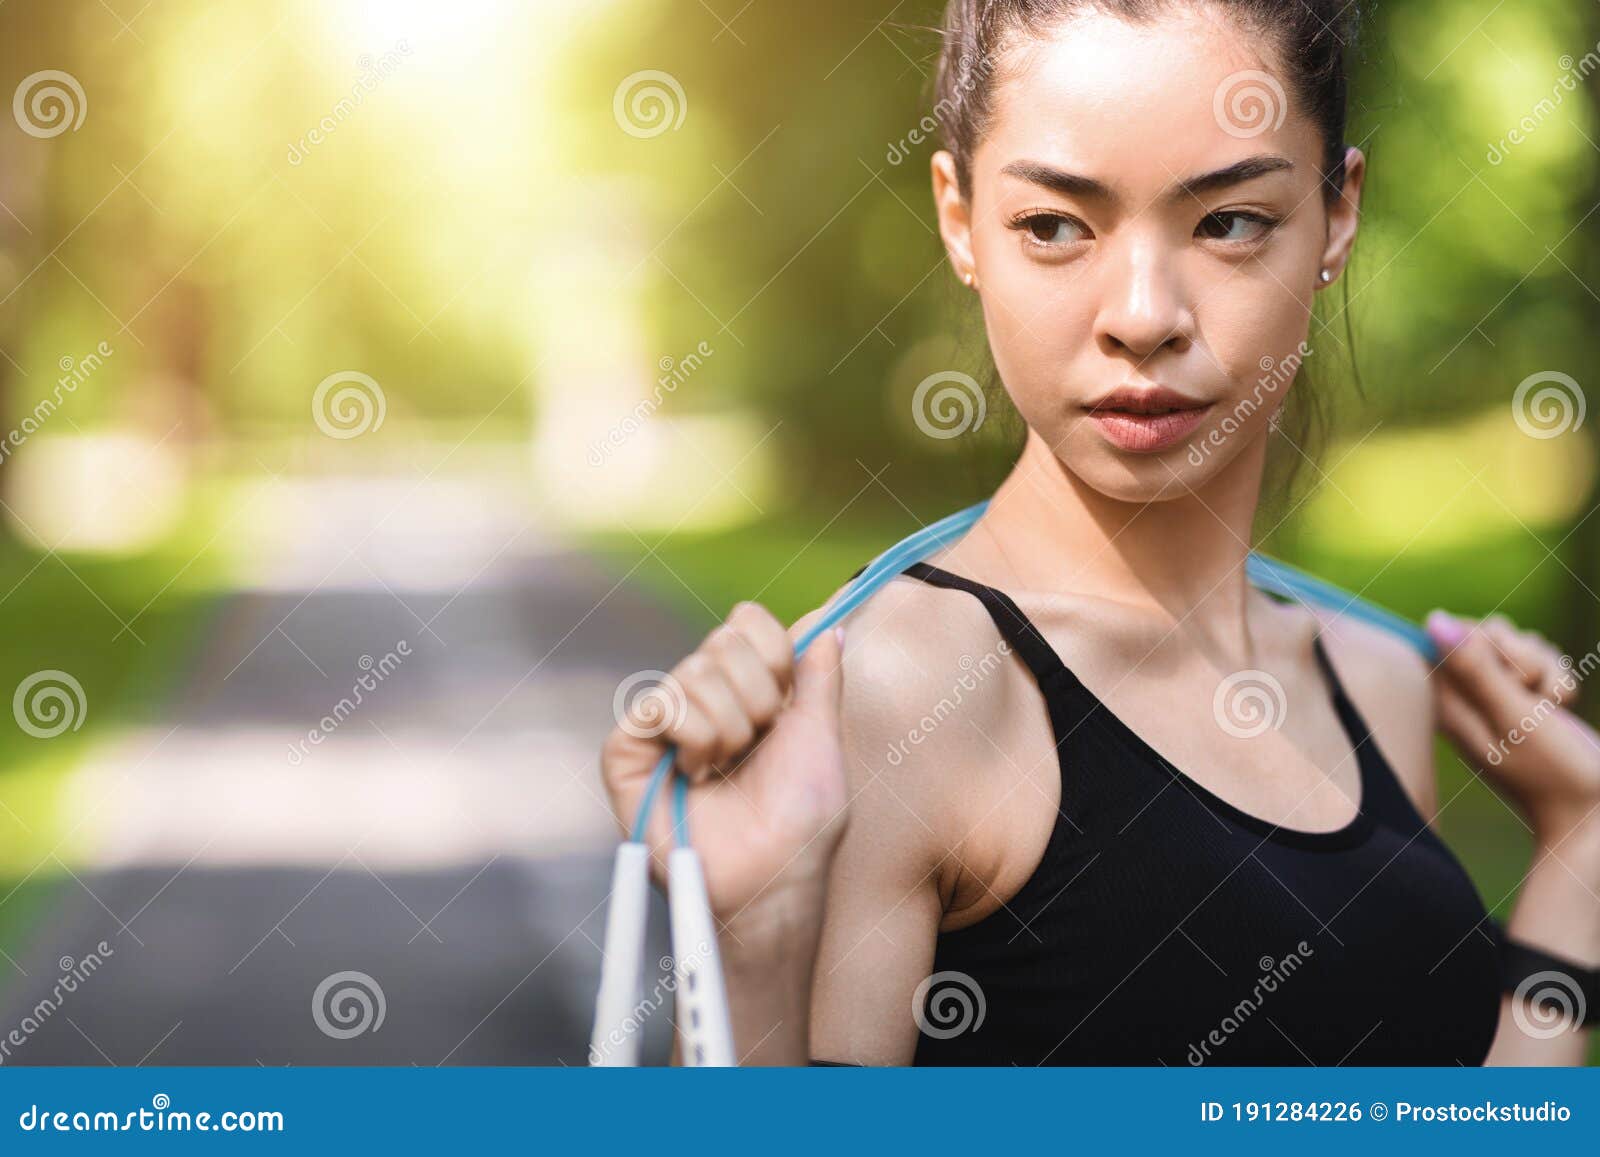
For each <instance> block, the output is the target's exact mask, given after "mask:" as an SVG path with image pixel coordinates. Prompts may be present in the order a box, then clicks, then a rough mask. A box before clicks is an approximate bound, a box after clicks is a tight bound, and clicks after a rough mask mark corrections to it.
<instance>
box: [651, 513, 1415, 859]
mask: <svg viewBox="0 0 1600 1157" xmlns="http://www.w3.org/2000/svg"><path fill="white" fill-rule="evenodd" d="M988 509H989V503H988V502H987V501H985V502H980V503H978V504H977V505H976V506H969V507H967V508H966V509H965V510H958V511H957V512H956V513H954V514H952V515H949V516H948V517H946V518H941V519H940V520H939V521H938V522H935V523H932V524H930V525H928V526H925V527H923V528H922V529H921V530H919V531H917V532H916V533H915V534H912V535H909V536H907V537H906V538H903V539H901V540H900V541H899V542H897V543H895V544H894V545H893V546H891V547H890V548H889V549H888V550H886V551H884V552H883V553H882V554H880V555H879V556H878V557H877V558H875V559H873V560H872V562H871V564H870V565H869V566H868V567H867V568H866V569H865V570H863V571H862V572H861V573H860V574H859V575H857V576H856V577H855V579H854V580H853V581H852V582H851V583H850V585H849V586H847V587H846V588H845V589H844V590H843V591H841V592H840V593H839V595H838V597H837V598H835V599H834V600H833V602H832V603H830V604H829V605H828V607H827V608H826V609H825V610H824V611H823V613H822V615H821V616H820V617H819V618H818V619H817V621H816V622H815V623H814V624H812V626H811V628H810V629H809V630H807V631H806V633H805V634H803V635H802V636H800V639H799V641H798V642H796V643H795V647H794V654H795V658H796V659H798V658H799V657H800V656H801V655H804V654H805V653H806V648H807V647H809V646H811V644H812V643H813V642H814V641H815V640H816V639H817V638H818V636H820V635H821V634H822V633H823V632H824V631H829V630H832V629H833V628H834V627H835V626H837V625H838V624H839V623H840V622H842V621H843V620H844V618H845V616H846V615H848V614H849V613H850V612H851V611H853V610H855V609H856V608H857V607H859V606H860V605H861V604H862V603H864V602H866V601H867V600H868V599H870V598H871V597H872V596H873V595H874V594H876V593H877V592H878V591H879V590H880V589H881V588H882V587H883V586H884V584H885V583H887V582H889V581H890V580H891V579H893V578H894V577H895V575H897V574H899V573H900V572H901V571H903V570H905V569H906V567H908V566H910V565H911V564H912V563H916V562H921V561H922V560H923V559H925V558H927V557H928V556H929V555H931V554H933V553H934V552H936V551H938V550H940V549H942V548H943V547H945V546H947V545H949V544H950V543H952V542H954V541H955V540H956V539H958V538H960V537H961V536H962V535H963V534H965V533H966V532H967V531H968V530H970V529H971V528H972V525H973V523H975V522H977V521H978V519H980V518H982V517H983V513H984V511H986V510H988ZM1245 574H1246V575H1247V576H1248V577H1249V579H1250V581H1251V582H1252V583H1254V584H1255V585H1256V586H1257V587H1258V588H1260V589H1261V590H1264V591H1266V592H1268V593H1269V594H1275V595H1281V596H1283V597H1285V598H1292V599H1298V600H1300V601H1302V602H1306V603H1311V604H1315V605H1319V606H1323V607H1328V608H1331V609H1333V610H1337V611H1340V612H1341V613H1343V614H1346V615H1350V616H1351V617H1353V618H1356V619H1360V620H1362V621H1363V622H1368V623H1371V624H1373V625H1374V626H1377V627H1381V628H1383V629H1384V630H1386V631H1390V632H1392V633H1393V634H1395V635H1398V636H1399V637H1400V638H1402V639H1404V640H1405V641H1406V642H1407V643H1409V644H1411V646H1412V647H1414V648H1415V649H1416V650H1417V651H1418V652H1420V653H1421V654H1422V656H1423V657H1424V658H1426V659H1427V660H1428V661H1429V662H1430V663H1433V662H1437V661H1438V658H1439V654H1438V649H1437V648H1436V647H1435V646H1434V643H1433V640H1432V639H1430V638H1429V637H1428V634H1427V632H1426V631H1424V630H1423V629H1422V628H1421V627H1419V626H1417V625H1416V624H1415V623H1413V622H1411V621H1409V620H1407V619H1403V618H1401V617H1400V616H1399V615H1397V614H1395V613H1394V612H1393V611H1389V610H1385V609H1384V608H1383V607H1380V606H1377V605H1376V604H1374V603H1370V602H1368V601H1366V600H1365V599H1362V598H1361V597H1359V596H1357V595H1353V594H1351V593H1350V592H1349V591H1346V590H1343V589H1342V588H1340V587H1337V586H1334V585H1333V584H1332V583H1329V582H1324V581H1323V580H1322V579H1319V578H1317V577H1316V576H1314V575H1310V574H1307V573H1306V572H1305V571H1303V570H1299V569H1297V568H1295V567H1292V566H1290V565H1289V564H1288V563H1285V562H1280V561H1278V560H1277V559H1274V558H1269V557H1267V556H1266V555H1264V554H1260V553H1257V552H1256V551H1251V552H1250V556H1249V558H1248V559H1247V560H1246V563H1245ZM676 756H677V748H676V747H673V746H669V747H668V748H667V750H666V751H665V752H664V753H662V756H661V760H660V762H658V763H657V764H656V766H655V770H654V771H653V772H652V773H651V775H650V782H649V784H648V785H647V786H646V788H645V793H644V798H643V800H641V801H640V804H639V811H638V814H637V815H636V816H635V817H634V821H633V832H632V835H631V837H630V838H631V839H632V840H634V841H635V842H639V843H642V842H644V836H645V828H646V825H648V824H649V822H650V812H651V810H652V809H653V808H654V807H655V802H656V796H657V795H659V794H660V792H661V785H662V784H663V783H665V782H666V780H667V777H668V776H669V775H671V774H672V765H673V760H674V759H675V758H676ZM688 793H689V782H688V780H687V779H685V778H684V777H683V776H678V777H677V779H676V780H675V782H674V784H673V799H672V813H673V836H674V839H675V840H676V842H677V843H679V844H683V843H685V842H687V806H686V801H687V799H688Z"/></svg>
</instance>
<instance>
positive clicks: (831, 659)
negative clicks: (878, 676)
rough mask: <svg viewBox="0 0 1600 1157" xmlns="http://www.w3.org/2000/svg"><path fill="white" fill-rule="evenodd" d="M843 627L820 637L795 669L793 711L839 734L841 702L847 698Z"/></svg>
mask: <svg viewBox="0 0 1600 1157" xmlns="http://www.w3.org/2000/svg"><path fill="white" fill-rule="evenodd" d="M843 631H844V628H842V627H836V628H834V629H833V630H831V631H824V632H822V634H820V635H818V636H817V638H816V641H815V642H813V643H812V644H811V646H810V647H809V648H807V650H806V653H805V655H804V656H802V657H801V659H800V662H799V665H798V666H797V668H796V669H795V676H794V708H795V710H796V711H800V712H804V713H805V714H807V715H809V716H810V717H811V718H812V719H814V720H816V721H817V722H819V723H821V724H823V725H824V726H826V727H828V728H830V729H831V730H832V731H833V732H835V733H837V731H838V729H839V702H840V700H841V699H842V698H843V697H844V666H843V663H842V662H841V660H842V658H843V640H842V639H841V637H840V636H841V635H842V634H843Z"/></svg>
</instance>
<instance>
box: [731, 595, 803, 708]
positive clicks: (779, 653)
mask: <svg viewBox="0 0 1600 1157" xmlns="http://www.w3.org/2000/svg"><path fill="white" fill-rule="evenodd" d="M728 626H730V627H732V628H733V629H734V630H735V631H737V632H739V635H740V636H741V637H742V638H743V639H744V641H745V642H746V643H748V644H749V645H750V648H751V649H752V650H753V651H755V653H756V655H757V656H758V657H759V658H760V660H761V664H762V666H764V667H766V669H767V670H769V671H771V672H772V677H773V678H774V679H776V680H777V683H778V689H779V691H780V693H781V694H783V695H787V694H788V693H789V685H790V683H791V682H793V680H794V642H793V640H791V639H790V638H789V632H788V630H786V629H785V628H784V625H783V624H782V623H780V622H779V621H778V620H777V618H776V616H774V615H773V613H772V612H771V611H769V610H767V608H766V607H764V606H762V605H761V604H760V603H740V604H739V605H738V606H736V607H734V608H733V610H732V611H731V612H729V614H728Z"/></svg>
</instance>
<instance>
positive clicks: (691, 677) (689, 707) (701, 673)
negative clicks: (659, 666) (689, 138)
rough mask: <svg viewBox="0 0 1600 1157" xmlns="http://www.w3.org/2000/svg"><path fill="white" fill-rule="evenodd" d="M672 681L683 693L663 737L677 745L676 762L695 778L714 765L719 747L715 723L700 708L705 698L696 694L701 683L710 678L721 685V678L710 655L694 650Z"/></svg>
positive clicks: (679, 666) (678, 666)
mask: <svg viewBox="0 0 1600 1157" xmlns="http://www.w3.org/2000/svg"><path fill="white" fill-rule="evenodd" d="M671 678H672V681H673V682H674V683H675V684H676V686H677V687H678V688H679V689H680V690H681V694H682V700H681V702H680V704H679V709H678V711H677V712H676V714H675V716H674V718H672V719H670V720H669V721H668V726H667V728H666V730H665V731H664V732H663V733H662V735H663V738H665V739H667V740H668V741H669V742H671V743H675V744H677V745H678V754H677V758H676V760H675V763H676V765H677V767H678V769H679V770H680V771H682V772H684V774H686V775H689V776H690V777H691V778H693V777H694V776H695V775H696V774H697V773H698V772H699V771H700V769H702V768H704V767H705V766H706V765H707V764H709V763H710V762H711V759H712V754H713V752H714V751H715V749H716V744H717V727H716V723H715V721H714V720H713V719H712V717H711V716H710V715H709V714H708V713H707V712H706V710H705V708H704V707H703V706H702V705H701V704H702V701H703V697H702V696H701V695H699V694H697V691H698V689H699V685H700V684H701V683H703V682H705V681H706V680H708V679H715V680H717V681H719V682H720V681H721V678H722V676H721V675H719V674H718V673H717V669H716V664H715V663H714V662H713V661H712V659H711V657H710V656H709V655H706V654H703V653H701V652H700V651H695V652H694V653H692V654H690V655H688V656H686V657H685V658H684V660H683V661H682V662H681V663H679V664H678V665H677V666H676V667H674V668H673V669H672V676H671Z"/></svg>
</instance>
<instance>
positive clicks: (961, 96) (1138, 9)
mask: <svg viewBox="0 0 1600 1157" xmlns="http://www.w3.org/2000/svg"><path fill="white" fill-rule="evenodd" d="M1207 4H1209V5H1212V6H1215V7H1217V8H1220V9H1221V10H1223V11H1226V12H1228V13H1230V14H1232V15H1233V16H1234V17H1235V18H1236V19H1238V20H1239V21H1240V22H1241V23H1243V24H1244V26H1245V27H1246V28H1248V29H1250V30H1252V31H1256V32H1259V33H1261V34H1262V35H1263V36H1264V37H1266V38H1267V39H1268V40H1269V41H1270V42H1271V43H1272V44H1273V45H1274V46H1275V47H1276V48H1277V50H1278V56H1279V61H1280V63H1281V64H1282V66H1283V67H1284V69H1285V71H1286V73H1287V74H1288V75H1287V77H1286V80H1287V82H1288V86H1289V87H1288V90H1287V91H1286V92H1285V93H1284V96H1285V97H1291V96H1292V99H1294V100H1295V101H1297V102H1298V103H1299V105H1300V107H1301V108H1303V109H1305V110H1306V112H1307V113H1308V114H1309V116H1310V118H1311V120H1312V122H1313V123H1314V124H1315V125H1316V126H1317V130H1318V132H1319V134H1320V135H1321V137H1322V144H1323V173H1322V177H1323V189H1322V191H1323V197H1324V199H1325V200H1326V201H1329V202H1331V201H1333V200H1334V199H1336V198H1337V197H1338V196H1339V194H1340V192H1341V190H1342V189H1343V187H1344V156H1345V123H1346V117H1347V107H1348V103H1349V80H1348V76H1347V71H1346V69H1347V57H1349V56H1353V55H1354V53H1353V48H1354V44H1355V41H1356V36H1357V33H1358V31H1359V28H1360V13H1359V8H1360V4H1361V0H949V3H948V4H947V5H946V7H945V14H944V27H943V30H942V36H943V43H942V46H941V49H940V52H939V63H938V68H937V71H936V73H935V76H934V86H935V87H934V93H935V100H936V102H937V103H936V105H935V112H936V114H937V116H936V119H937V121H938V123H939V126H940V131H941V134H942V136H943V141H944V146H945V148H946V149H948V150H949V152H950V153H951V155H952V156H953V157H954V158H955V165H956V178H957V181H958V183H959V185H960V188H961V193H962V196H964V197H965V198H966V199H967V200H968V201H971V199H972V154H973V153H974V152H975V151H976V150H977V147H978V143H979V141H980V140H982V138H983V134H984V133H985V132H986V131H987V129H988V125H989V118H990V117H991V115H992V112H993V108H992V97H993V87H994V81H995V73H996V72H997V71H998V70H999V66H1000V62H1001V58H1002V56H1003V55H1004V53H1005V52H1006V50H1007V49H1008V48H1010V47H1012V45H1013V43H1014V38H1016V37H1018V36H1019V35H1020V36H1024V37H1025V36H1040V35H1043V34H1044V33H1046V32H1047V31H1049V29H1050V28H1051V27H1052V25H1054V24H1055V23H1057V22H1059V21H1061V20H1063V19H1065V18H1067V17H1069V16H1071V15H1073V14H1075V13H1078V12H1103V13H1107V14H1109V15H1112V16H1117V17H1120V18H1122V19H1124V20H1128V21H1132V22H1136V23H1147V22H1150V21H1153V20H1155V19H1156V18H1157V17H1159V16H1161V15H1162V14H1164V13H1167V12H1171V11H1174V10H1177V9H1181V8H1193V7H1199V6H1202V5H1207ZM1219 99H1220V95H1219ZM1246 99H1248V97H1246ZM1342 288H1343V290H1344V293H1345V295H1346V296H1345V302H1346V308H1345V309H1344V310H1342V311H1341V312H1342V314H1343V316H1344V323H1345V332H1346V337H1347V339H1351V338H1352V335H1351V333H1350V329H1351V319H1350V313H1349V308H1348V306H1349V279H1348V278H1345V279H1344V283H1343V286H1342ZM1335 340H1337V339H1335ZM1346 352H1347V353H1348V355H1349V357H1350V369H1351V372H1352V376H1353V379H1354V384H1355V387H1356V390H1357V392H1358V393H1359V392H1360V391H1361V379H1360V373H1359V371H1358V370H1357V368H1356V364H1355V356H1354V344H1353V340H1351V341H1350V344H1349V345H1348V346H1347V351H1346ZM1301 377H1302V379H1304V377H1305V374H1304V371H1303V370H1302V371H1301ZM990 378H991V380H990V382H989V383H988V386H987V390H986V392H988V393H989V394H990V395H991V397H992V399H993V400H994V402H995V403H996V404H997V406H998V407H999V408H1001V410H1002V412H1004V411H1005V410H1006V409H1009V407H1007V406H1006V405H1005V403H1006V401H1007V399H1006V394H1005V389H1004V387H1003V386H1002V385H1001V384H1000V381H999V378H998V375H997V374H996V373H995V372H994V371H993V368H992V366H991V367H990ZM1291 397H1298V398H1299V399H1300V400H1299V401H1298V402H1297V403H1296V404H1294V405H1292V406H1288V407H1286V409H1285V411H1284V423H1285V424H1284V427H1283V433H1284V434H1285V436H1286V440H1287V441H1288V442H1289V443H1290V444H1291V446H1292V447H1293V452H1292V453H1288V454H1282V455H1279V456H1277V460H1276V461H1273V460H1271V459H1270V458H1269V471H1270V473H1271V474H1272V475H1273V476H1274V478H1273V484H1271V485H1268V486H1266V487H1264V488H1263V495H1276V496H1277V499H1278V502H1277V503H1276V505H1278V506H1281V507H1282V508H1283V509H1285V510H1287V509H1290V507H1289V505H1288V504H1289V502H1290V500H1291V494H1292V491H1293V488H1294V483H1295V480H1296V478H1297V477H1298V475H1299V472H1300V464H1301V462H1302V461H1303V460H1306V459H1307V454H1306V453H1305V451H1304V450H1303V449H1302V447H1303V446H1305V445H1306V444H1308V443H1313V442H1319V441H1321V439H1322V437H1323V436H1324V435H1325V434H1326V431H1327V429H1328V427H1329V425H1330V422H1329V416H1328V413H1327V401H1328V399H1327V398H1326V397H1324V396H1323V393H1322V391H1320V390H1311V391H1307V390H1305V389H1300V390H1296V391H1294V393H1293V394H1292V395H1291ZM1015 424H1016V425H1018V426H1019V427H1020V426H1021V423H1020V420H1019V421H1018V422H1017V423H1015ZM1019 438H1020V436H1019V437H1017V438H1013V439H1012V440H1013V441H1014V442H1015V443H1016V445H1015V446H1014V449H1020V440H1019ZM1265 505H1266V504H1265V503H1264V505H1263V508H1264V509H1265Z"/></svg>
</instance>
